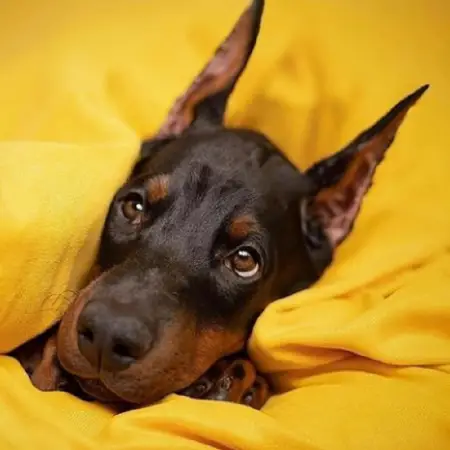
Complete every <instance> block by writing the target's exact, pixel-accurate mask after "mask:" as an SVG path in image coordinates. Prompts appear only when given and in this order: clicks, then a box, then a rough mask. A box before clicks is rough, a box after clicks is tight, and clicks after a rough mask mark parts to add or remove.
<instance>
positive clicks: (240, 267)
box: [225, 247, 261, 278]
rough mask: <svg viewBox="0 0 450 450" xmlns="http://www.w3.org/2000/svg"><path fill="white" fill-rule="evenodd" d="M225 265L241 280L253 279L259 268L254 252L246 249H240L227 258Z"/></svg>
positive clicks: (256, 255)
mask: <svg viewBox="0 0 450 450" xmlns="http://www.w3.org/2000/svg"><path fill="white" fill-rule="evenodd" d="M225 265H226V266H227V267H228V268H229V269H230V270H232V271H233V272H234V273H235V274H236V275H238V276H240V277H241V278H252V277H254V276H255V275H256V274H257V273H258V271H259V269H260V267H261V264H260V262H259V256H258V254H257V253H256V251H255V250H253V249H252V248H247V247H245V248H240V249H239V250H237V251H236V252H235V253H233V254H232V255H231V256H229V257H228V258H227V259H226V261H225Z"/></svg>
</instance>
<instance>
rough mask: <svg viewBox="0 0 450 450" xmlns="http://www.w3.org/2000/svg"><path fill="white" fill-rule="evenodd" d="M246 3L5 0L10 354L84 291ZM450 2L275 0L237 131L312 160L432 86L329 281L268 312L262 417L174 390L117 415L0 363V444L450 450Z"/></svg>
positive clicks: (261, 337)
mask: <svg viewBox="0 0 450 450" xmlns="http://www.w3.org/2000/svg"><path fill="white" fill-rule="evenodd" d="M245 7H246V2H245V1H243V0H227V1H226V2H225V1H223V2H212V1H210V0H191V1H189V2H186V1H183V0H166V1H165V2H157V1H150V0H113V1H111V0H109V1H107V0H97V1H95V2H92V1H87V0H78V1H76V2H75V1H71V2H70V1H67V0H59V1H57V0H53V1H52V0H41V1H39V2H38V1H32V0H23V1H21V2H17V1H15V0H3V2H2V6H1V13H0V152H1V154H0V155H1V156H0V297H1V302H0V324H1V326H0V351H1V352H7V351H9V350H10V349H11V348H13V347H14V346H16V345H18V344H20V343H21V342H23V341H24V340H27V339H29V338H31V337H33V336H34V335H36V334H37V333H39V332H40V331H42V330H43V329H45V328H46V327H47V326H49V325H50V324H51V323H53V322H54V321H55V320H57V319H58V318H59V317H60V315H61V314H62V312H63V311H64V308H65V306H66V305H67V303H68V302H69V301H70V300H71V299H72V298H73V292H74V291H76V289H78V288H79V287H80V285H81V284H82V283H83V279H84V277H85V275H86V271H87V270H88V268H89V266H90V264H91V263H92V261H93V258H94V256H95V252H96V246H97V238H98V234H99V233H100V230H101V226H102V220H103V217H104V215H105V211H106V208H107V205H108V202H109V200H110V198H111V196H112V194H113V192H114V190H115V189H116V188H117V187H118V186H119V185H120V184H121V182H122V181H123V180H124V178H125V177H126V175H127V171H128V170H129V168H130V167H131V165H132V163H133V161H134V158H135V157H136V155H137V151H138V146H139V140H140V139H141V138H143V137H145V136H151V135H152V133H153V132H154V131H155V130H156V129H157V127H158V125H159V124H161V122H162V120H163V118H164V115H165V113H166V112H167V110H168V108H169V106H170V104H171V102H172V101H173V99H174V98H175V97H176V96H177V95H178V94H179V93H181V92H182V90H183V89H184V88H185V87H186V86H187V84H188V83H189V82H190V80H191V79H192V77H193V76H194V75H195V74H196V73H197V71H198V70H199V69H200V68H201V67H202V66H203V64H204V63H205V62H206V60H207V58H208V57H209V56H210V55H211V53H212V51H213V50H214V48H215V47H216V45H217V44H218V43H219V42H220V41H221V40H222V39H223V37H224V36H225V35H226V34H227V33H228V31H229V29H230V28H231V26H232V25H233V23H234V21H235V20H236V18H237V17H238V16H239V14H240V13H241V11H242V10H243V9H244V8H245ZM449 23H450V3H448V2H443V1H441V0H397V1H395V2H393V1H389V0H367V1H362V2H361V1H358V0H342V1H334V0H321V1H319V0H268V1H267V8H266V12H265V16H264V20H263V26H262V31H261V37H260V40H259V43H258V46H257V49H256V51H255V53H254V56H253V58H252V60H251V63H250V66H249V68H248V70H247V71H246V73H245V75H244V76H243V78H242V81H241V83H240V84H239V85H238V88H237V91H236V93H235V95H234V96H233V98H232V102H231V105H230V110H229V114H228V122H229V123H230V124H234V125H237V124H239V125H247V126H251V127H254V128H257V129H260V130H262V131H264V132H266V133H267V134H268V135H269V136H270V137H271V138H272V139H273V140H274V141H275V142H276V143H278V144H279V145H280V146H281V147H282V148H283V149H285V151H286V152H287V153H288V155H289V156H290V157H291V158H292V159H293V160H294V161H295V162H296V163H297V164H298V165H299V167H301V168H305V167H307V166H308V165H309V164H311V163H312V162H313V161H315V160H317V159H318V158H319V157H321V156H324V155H325V154H328V153H331V152H333V151H335V150H337V149H338V148H339V147H340V146H342V145H344V144H345V143H346V142H347V141H349V140H350V139H351V138H353V137H354V135H356V134H357V133H358V132H359V131H361V130H362V129H363V128H365V127H367V126H368V125H370V124H371V123H372V122H374V121H375V120H376V119H377V118H378V117H379V116H381V115H382V114H383V113H384V112H385V111H386V110H387V109H389V108H390V107H391V106H392V105H393V104H394V103H396V102H397V101H398V100H399V99H400V98H402V97H403V96H404V95H406V94H407V93H409V92H410V91H412V90H414V89H416V88H417V87H418V86H420V85H422V84H424V83H431V85H432V86H431V89H430V90H429V91H428V92H427V93H426V95H425V96H424V97H423V99H422V100H421V101H420V102H419V104H418V105H417V107H415V108H414V109H413V110H412V111H411V113H410V115H409V116H408V118H407V120H406V122H405V124H404V126H403V127H402V129H401V132H400V134H399V137H398V139H397V141H396V142H395V144H394V146H393V147H392V148H391V150H390V152H389V154H388V157H387V159H386V161H385V162H384V163H383V165H382V166H381V167H380V169H379V171H378V172H377V175H376V179H375V184H374V186H373V188H372V190H371V191H370V193H369V194H368V196H367V197H366V200H365V202H364V206H363V209H362V213H361V215H360V217H359V219H358V221H357V224H356V227H355V230H354V232H353V233H352V235H351V237H350V238H349V239H348V240H347V241H346V242H345V243H344V244H343V245H342V247H341V248H340V249H339V251H338V253H337V255H336V259H335V262H334V264H333V266H332V267H331V268H330V270H329V271H328V272H327V274H326V275H325V277H324V278H323V279H322V280H321V281H320V282H319V283H318V284H317V286H315V287H314V288H313V289H310V290H308V291H306V292H303V293H301V294H296V295H293V296H292V297H290V298H287V299H283V300H280V301H278V302H276V303H274V304H273V305H272V306H271V307H270V308H269V309H268V310H267V311H266V312H265V313H264V314H263V316H262V317H261V319H260V320H259V322H258V323H257V326H256V329H255V333H254V335H253V337H252V341H251V345H250V347H251V351H252V354H253V356H254V357H255V360H256V361H257V362H258V364H259V366H260V368H261V369H263V370H265V371H267V372H269V373H271V374H272V377H273V380H274V382H275V384H276V386H277V388H278V390H279V392H280V394H279V395H277V396H275V397H273V398H272V399H271V401H270V402H269V403H268V404H267V406H266V407H265V408H264V411H263V412H262V413H261V412H256V411H253V410H250V409H248V408H245V407H241V406H238V405H230V404H221V403H211V402H201V401H192V400H189V399H185V398H180V397H176V396H171V397H169V398H168V399H166V400H165V401H164V402H162V403H161V404H159V405H156V406H153V407H150V408H145V409H142V410H139V411H133V412H130V413H127V414H124V415H119V416H116V417H113V416H112V414H111V412H109V411H107V410H106V409H104V408H102V407H100V406H96V405H92V404H88V403H84V402H82V401H80V400H77V399H75V398H71V397H69V396H68V395H66V394H63V393H49V394H44V393H40V392H37V391H36V390H34V389H33V388H32V387H31V385H30V383H29V381H28V380H27V377H26V376H25V374H24V373H23V371H22V370H21V368H20V367H19V366H18V364H17V363H16V362H15V361H13V360H12V359H10V358H7V357H0V404H1V408H0V448H2V449H8V448H17V449H31V448H33V449H48V448H57V449H66V448H67V449H69V448H70V449H90V448H92V449H98V448H114V449H150V448H155V449H178V448H179V449H199V450H201V449H206V448H208V446H211V447H213V448H218V449H232V448H233V449H235V448H242V449H255V450H256V449H277V448H280V449H283V450H285V449H301V450H304V449H332V450H341V449H342V450H344V449H353V448H354V449H365V450H371V449H374V450H390V449H393V450H413V449H420V450H423V449H431V448H432V449H437V450H440V449H442V450H444V449H448V448H450V376H449V367H450V366H449V364H450V288H449V286H450V283H449V281H450V256H449V249H450V200H449V199H450V195H449V193H448V192H449V189H450V176H449V171H450V150H449V149H450V126H449V123H448V111H449V105H450V84H449V80H450V27H449V25H448V24H449Z"/></svg>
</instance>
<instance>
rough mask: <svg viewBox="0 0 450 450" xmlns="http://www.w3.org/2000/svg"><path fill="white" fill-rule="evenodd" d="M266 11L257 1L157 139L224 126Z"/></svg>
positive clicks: (174, 109) (177, 103) (180, 101)
mask: <svg viewBox="0 0 450 450" xmlns="http://www.w3.org/2000/svg"><path fill="white" fill-rule="evenodd" d="M263 9H264V0H253V2H252V4H251V5H250V7H249V8H248V9H247V10H246V11H245V12H244V13H243V14H242V15H241V17H240V18H239V20H238V22H237V23H236V25H235V27H234V28H233V30H232V31H231V33H230V34H229V35H228V37H227V38H226V39H225V40H224V41H223V42H222V44H221V45H220V47H219V48H218V49H217V50H216V52H215V55H214V56H213V58H212V59H211V60H210V61H209V63H208V64H207V65H206V66H205V67H204V68H203V70H202V71H201V72H200V74H199V75H198V76H197V77H196V78H195V80H194V81H193V83H192V84H191V85H190V86H189V88H188V89H187V90H186V92H185V93H184V94H183V95H182V96H180V97H179V98H178V99H177V100H176V101H175V104H174V105H173V106H172V109H171V110H170V112H169V114H168V116H167V119H166V121H165V123H164V124H163V126H162V127H161V129H160V130H159V132H158V134H157V136H156V137H157V138H159V139H162V138H166V137H169V136H177V135H179V134H181V133H182V132H183V131H185V130H186V129H187V128H189V127H190V126H191V125H193V124H194V123H198V122H202V123H206V124H212V125H220V124H222V122H223V118H224V114H225V109H226V105H227V101H228V98H229V96H230V94H231V92H232V91H233V89H234V86H235V84H236V82H237V81H238V79H239V77H240V75H241V74H242V72H243V71H244V69H245V67H246V65H247V62H248V60H249V59H250V56H251V54H252V51H253V48H254V46H255V43H256V39H257V37H258V33H259V28H260V23H261V16H262V13H263Z"/></svg>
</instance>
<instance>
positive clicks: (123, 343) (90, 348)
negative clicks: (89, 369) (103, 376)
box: [77, 302, 153, 372]
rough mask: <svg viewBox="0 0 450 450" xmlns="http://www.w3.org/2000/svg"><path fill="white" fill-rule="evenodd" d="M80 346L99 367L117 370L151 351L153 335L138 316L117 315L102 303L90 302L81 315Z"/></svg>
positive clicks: (95, 365)
mask: <svg viewBox="0 0 450 450" xmlns="http://www.w3.org/2000/svg"><path fill="white" fill-rule="evenodd" d="M77 330H78V347H79V349H80V352H81V354H82V355H83V356H84V357H85V358H86V359H87V360H88V361H89V362H90V363H91V364H92V366H93V367H94V368H96V369H98V370H105V371H108V372H118V371H120V370H124V369H126V368H127V367H129V366H130V365H131V364H133V363H134V362H136V361H137V360H139V359H141V358H142V357H143V356H145V355H146V354H147V352H148V351H149V349H150V347H151V345H152V342H153V337H152V335H151V333H150V330H149V329H148V327H147V326H146V325H145V324H144V323H143V322H142V321H141V320H139V318H137V317H133V316H127V315H123V314H117V313H114V312H113V311H111V310H110V309H109V308H108V307H107V306H106V305H105V304H103V303H101V302H92V303H89V304H88V305H87V306H86V307H85V308H84V310H83V311H82V313H81V314H80V317H79V318H78V323H77Z"/></svg>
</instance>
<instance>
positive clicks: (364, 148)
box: [301, 85, 428, 266]
mask: <svg viewBox="0 0 450 450" xmlns="http://www.w3.org/2000/svg"><path fill="white" fill-rule="evenodd" d="M427 89H428V85H425V86H422V87H421V88H419V89H418V90H416V91H415V92H413V93H412V94H410V95H408V96H407V97H406V98H404V99H403V100H402V101H400V102H399V103H398V104H397V105H395V106H394V107H393V108H392V109H391V110H390V111H389V112H388V113H387V114H386V115H385V116H383V117H382V118H381V119H380V120H379V121H378V122H376V123H375V124H374V125H373V126H372V127H371V128H369V129H368V130H366V131H364V132H363V133H361V134H360V135H359V136H358V137H357V138H356V139H354V140H353V141H352V142H351V143H350V144H349V145H347V146H346V147H345V148H344V149H343V150H341V151H340V152H338V153H336V154H334V155H333V156H330V157H329V158H326V159H324V160H322V161H319V162H318V163H316V164H315V165H314V166H312V167H311V168H310V169H309V170H307V171H306V175H307V176H308V177H309V178H310V179H311V180H312V181H313V183H314V185H315V188H316V189H315V193H314V194H313V195H312V196H310V197H309V198H307V199H304V200H303V201H302V204H301V215H302V231H303V234H304V236H305V239H306V243H307V246H308V247H309V250H310V252H312V253H313V256H314V257H315V259H316V264H318V265H319V266H323V265H327V264H328V263H329V261H325V260H326V259H328V260H329V259H330V256H327V254H331V252H330V250H331V251H332V250H333V249H334V248H336V247H337V246H338V245H339V244H340V243H341V242H342V241H343V240H344V239H345V238H346V237H347V236H348V234H349V233H350V231H351V230H352V228H353V224H354V222H355V219H356V217H357V215H358V213H359V210H360V208H361V204H362V201H363V198H364V195H365V194H366V192H367V191H368V190H369V188H370V186H371V184H372V180H373V176H374V174H375V171H376V168H377V167H378V165H379V164H380V162H381V161H382V160H383V158H384V156H385V154H386V151H387V149H388V148H389V147H390V145H391V144H392V142H393V141H394V139H395V136H396V133H397V131H398V129H399V127H400V125H401V124H402V122H403V120H404V118H405V116H406V114H407V112H408V111H409V109H410V108H411V107H412V106H413V105H414V104H415V103H416V102H417V101H418V100H419V98H420V97H421V96H422V95H423V94H424V92H425V91H426V90H427ZM324 247H326V248H324ZM330 247H331V249H330ZM313 259H314V258H313Z"/></svg>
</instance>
